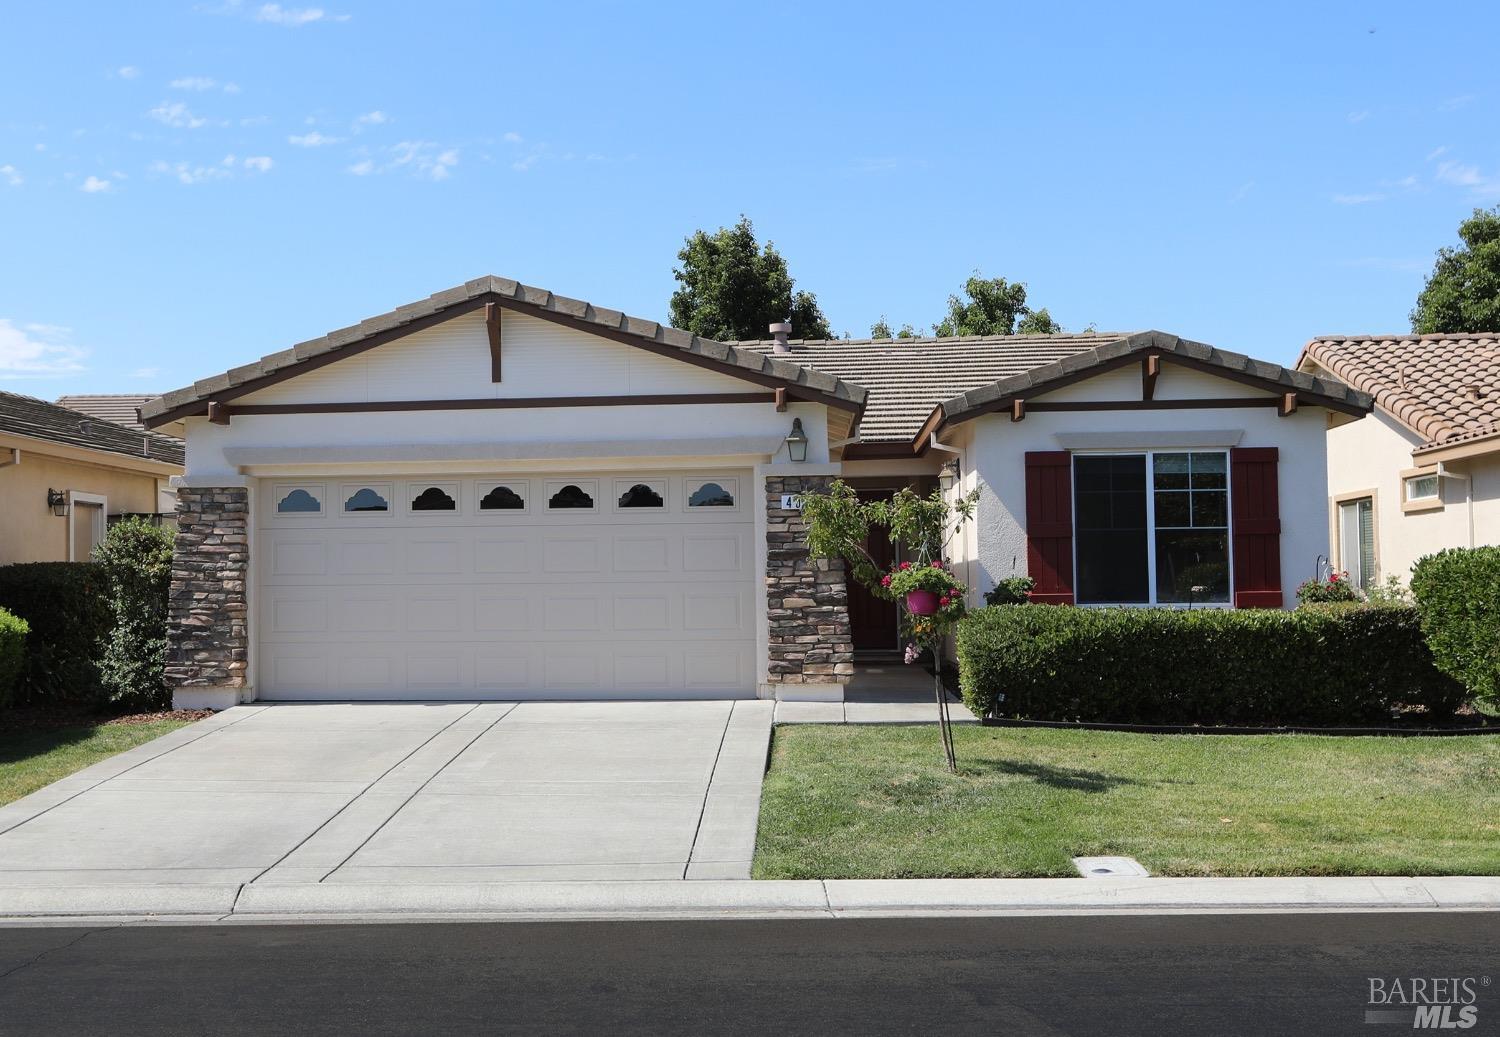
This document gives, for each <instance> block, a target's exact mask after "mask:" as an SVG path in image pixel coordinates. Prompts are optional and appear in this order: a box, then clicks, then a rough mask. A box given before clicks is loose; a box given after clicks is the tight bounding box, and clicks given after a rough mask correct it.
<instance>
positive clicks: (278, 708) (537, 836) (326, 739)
mask: <svg viewBox="0 0 1500 1037" xmlns="http://www.w3.org/2000/svg"><path fill="white" fill-rule="evenodd" d="M772 708H773V703H771V702H756V701H736V702H727V701H726V702H702V701H700V702H524V703H521V704H519V705H518V704H515V703H499V702H495V703H483V704H477V705H476V704H474V703H433V704H423V703H357V704H347V703H338V704H335V703H319V704H308V705H301V704H273V705H265V704H260V703H257V704H255V705H250V706H237V707H235V708H234V709H230V710H226V711H225V712H223V713H220V714H218V715H217V716H215V717H213V718H211V719H209V720H204V721H201V722H199V723H197V724H192V725H190V726H188V727H185V728H182V729H181V730H178V731H174V732H173V733H172V734H169V735H166V736H165V737H163V738H160V739H157V740H156V741H154V742H149V743H147V744H146V745H143V746H140V747H138V748H137V749H134V750H131V751H130V752H127V753H123V754H121V755H120V756H116V757H112V758H110V759H108V760H105V761H104V762H102V763H99V764H96V765H95V766H93V767H90V768H88V769H86V770H83V771H80V772H79V773H77V774H75V775H72V776H71V777H68V778H65V779H63V780H62V781H59V782H57V783H56V784H54V785H50V786H48V787H47V788H45V789H42V790H40V791H39V792H36V793H33V794H32V795H30V796H27V797H26V798H24V799H21V800H17V801H16V802H14V803H12V804H10V805H8V806H6V807H3V808H0V886H16V885H27V886H40V887H48V886H50V887H68V886H95V885H101V884H142V885H151V884H165V883H171V884H200V885H210V884H223V883H232V884H241V883H250V882H259V883H268V882H334V883H341V882H353V883H357V882H386V883H390V882H394V883H404V882H423V883H434V882H440V883H451V882H504V881H512V880H520V881H532V880H569V879H580V880H586V879H683V878H688V879H695V878H715V879H717V878H745V879H748V878H749V877H750V858H751V855H752V853H753V852H754V849H755V824H756V817H757V814H758V812H759V806H760V784H761V777H762V775H763V772H764V769H765V764H766V751H767V744H768V741H769V738H770V733H771V712H772Z"/></svg>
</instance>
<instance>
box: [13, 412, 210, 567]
mask: <svg viewBox="0 0 1500 1037" xmlns="http://www.w3.org/2000/svg"><path fill="white" fill-rule="evenodd" d="M181 473H182V442H181V440H178V439H174V438H172V437H170V436H163V435H158V434H157V433H155V432H147V431H144V430H142V429H133V428H127V427H125V426H123V425H117V424H115V423H113V422H109V421H102V420H100V419H99V418H96V417H92V416H90V415H88V414H81V413H79V412H78V411H74V410H69V409H68V408H66V407H59V406H58V405H57V404H55V403H48V402H46V401H45V400H38V399H33V398H32V397H30V396H21V395H18V394H16V393H8V392H0V565H8V564H10V563H12V562H66V561H87V560H88V558H89V555H90V553H91V552H92V551H93V548H94V545H95V544H97V543H98V542H99V541H100V540H101V539H103V537H104V530H105V528H106V525H107V523H108V521H109V520H110V519H112V518H116V517H118V516H120V515H125V514H138V515H151V516H159V515H161V514H163V513H166V514H170V513H171V512H172V511H173V509H174V501H175V494H174V492H173V490H172V489H171V486H170V485H169V480H170V479H171V478H172V477H173V476H174V475H180V474H181Z"/></svg>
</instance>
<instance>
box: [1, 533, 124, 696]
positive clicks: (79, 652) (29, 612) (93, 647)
mask: <svg viewBox="0 0 1500 1037" xmlns="http://www.w3.org/2000/svg"><path fill="white" fill-rule="evenodd" d="M109 599H110V587H109V580H108V579H107V578H106V576H105V574H104V573H103V572H102V571H101V570H100V568H99V567H98V566H97V565H95V564H94V563H93V562H23V563H20V564H17V565H0V608H4V609H7V610H9V611H10V612H12V613H14V614H15V615H17V616H19V617H21V618H22V619H24V620H26V622H27V624H28V625H29V626H30V627H31V636H30V637H29V638H28V639H27V645H26V661H25V663H24V665H23V666H22V668H21V678H20V682H19V684H18V686H17V689H16V691H17V694H16V695H15V696H14V697H13V701H15V702H17V703H20V704H35V703H37V702H41V701H55V702H67V703H76V704H81V705H95V704H101V703H102V701H105V700H106V695H105V692H104V688H103V683H102V681H101V678H100V673H99V660H100V659H102V658H103V657H104V649H105V645H106V643H107V642H108V640H109V632H110V629H111V628H112V627H113V626H114V612H113V610H112V609H111V608H110V604H109Z"/></svg>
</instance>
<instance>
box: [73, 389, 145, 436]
mask: <svg viewBox="0 0 1500 1037" xmlns="http://www.w3.org/2000/svg"><path fill="white" fill-rule="evenodd" d="M154 399H156V395H155V394H154V393H119V392H116V393H94V394H90V395H79V396H59V397H58V398H57V405H58V406H59V407H66V408H68V409H69V410H76V411H79V412H81V413H83V414H88V415H90V416H91V417H95V418H103V419H104V420H105V421H112V422H114V423H115V424H116V425H124V426H125V427H126V428H135V429H141V430H142V431H144V430H145V428H146V426H145V425H142V424H141V419H140V418H139V417H138V416H137V414H136V412H137V411H138V410H140V408H141V407H142V405H144V404H145V402H146V401H147V400H154Z"/></svg>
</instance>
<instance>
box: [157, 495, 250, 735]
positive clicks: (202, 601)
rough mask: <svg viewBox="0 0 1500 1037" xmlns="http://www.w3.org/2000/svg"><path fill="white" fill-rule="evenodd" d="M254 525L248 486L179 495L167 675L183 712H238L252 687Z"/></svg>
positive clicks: (168, 630)
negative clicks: (249, 593)
mask: <svg viewBox="0 0 1500 1037" xmlns="http://www.w3.org/2000/svg"><path fill="white" fill-rule="evenodd" d="M249 520H250V493H249V491H248V490H247V489H245V488H244V487H243V486H218V487H183V488H181V489H179V490H178V491H177V539H176V541H175V544H174V546H173V549H172V590H171V602H170V605H169V608H168V614H167V639H168V647H167V667H166V676H167V683H168V684H169V685H170V686H171V688H172V701H173V704H174V705H175V706H177V707H178V708H204V707H207V708H215V709H220V708H224V707H226V706H231V705H234V704H235V703H236V702H238V701H239V699H240V696H241V693H242V692H243V690H244V688H245V671H246V668H247V666H248V662H247V659H248V652H249V631H248V626H247V621H248V614H247V611H246V601H245V584H246V579H247V573H248V571H249V563H250V543H249V536H248V528H247V524H248V522H249Z"/></svg>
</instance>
